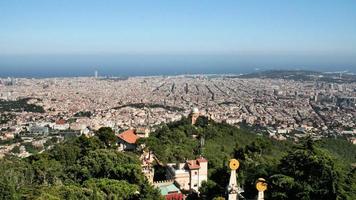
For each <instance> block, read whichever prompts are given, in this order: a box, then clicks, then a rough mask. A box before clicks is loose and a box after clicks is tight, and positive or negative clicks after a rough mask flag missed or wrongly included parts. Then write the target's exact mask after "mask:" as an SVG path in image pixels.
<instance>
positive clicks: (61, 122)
mask: <svg viewBox="0 0 356 200" xmlns="http://www.w3.org/2000/svg"><path fill="white" fill-rule="evenodd" d="M65 123H66V120H64V119H60V120H58V121H56V124H59V125H63V124H65Z"/></svg>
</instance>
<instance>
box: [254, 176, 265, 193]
mask: <svg viewBox="0 0 356 200" xmlns="http://www.w3.org/2000/svg"><path fill="white" fill-rule="evenodd" d="M256 189H257V190H258V191H260V192H263V191H265V190H267V183H266V180H265V179H263V178H259V179H258V180H257V183H256Z"/></svg>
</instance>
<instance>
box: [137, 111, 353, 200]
mask: <svg viewBox="0 0 356 200" xmlns="http://www.w3.org/2000/svg"><path fill="white" fill-rule="evenodd" d="M202 140H203V141H205V142H204V145H201V144H202V142H201V141H202ZM141 142H144V143H146V144H147V145H148V147H149V148H150V149H151V150H153V151H154V152H155V154H156V155H157V156H158V157H159V158H160V160H161V161H163V162H177V161H184V160H185V159H193V158H195V157H196V156H198V155H203V156H204V157H206V158H207V159H208V160H209V180H208V182H207V183H206V184H205V185H204V187H203V188H201V195H202V197H203V198H204V199H213V198H214V197H219V196H224V194H225V189H226V185H227V184H228V181H229V170H228V167H227V164H228V161H229V159H231V158H236V159H238V160H239V161H240V163H241V167H240V169H239V170H238V182H239V183H240V184H241V186H242V187H243V188H244V190H245V193H244V196H245V197H246V198H247V199H254V198H255V197H256V195H257V190H256V189H255V181H256V180H257V179H258V178H260V177H262V178H265V179H266V180H267V182H268V184H269V187H268V190H267V191H266V195H265V198H266V199H274V200H276V199H277V200H278V199H281V200H282V199H356V193H355V192H356V179H355V177H356V176H355V175H356V171H355V168H352V163H356V157H355V156H356V146H355V145H352V144H351V143H349V142H347V141H346V140H342V139H323V140H321V141H312V140H311V139H310V138H306V139H305V140H303V141H300V142H298V143H295V142H292V141H275V140H272V139H269V138H268V137H266V136H262V135H260V136H259V135H258V134H256V133H254V132H252V131H250V130H249V129H248V128H240V129H239V128H236V127H233V126H230V125H228V124H222V123H216V122H213V121H209V120H208V119H207V118H204V117H200V118H198V121H197V123H196V125H195V126H193V125H191V124H190V120H189V119H188V118H183V119H182V120H181V121H179V122H174V123H170V124H167V125H163V126H162V127H161V128H159V129H158V130H157V131H156V132H155V133H153V134H151V137H150V138H148V139H145V140H144V141H141Z"/></svg>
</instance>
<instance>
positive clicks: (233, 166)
mask: <svg viewBox="0 0 356 200" xmlns="http://www.w3.org/2000/svg"><path fill="white" fill-rule="evenodd" d="M239 166H240V163H239V161H238V160H236V159H231V160H230V163H229V167H230V169H232V170H237V169H238V168H239Z"/></svg>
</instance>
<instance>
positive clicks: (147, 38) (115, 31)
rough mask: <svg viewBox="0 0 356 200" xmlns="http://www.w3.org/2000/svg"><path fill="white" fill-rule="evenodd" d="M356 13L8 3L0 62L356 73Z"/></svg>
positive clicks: (252, 0) (276, 4)
mask: <svg viewBox="0 0 356 200" xmlns="http://www.w3.org/2000/svg"><path fill="white" fill-rule="evenodd" d="M355 11H356V1H355V0H313V1H310V0H296V1H285V0H268V1H261V0H244V1H242V0H221V1H194V0H190V1H186V0H180V1H167V0H157V1H151V0H141V1H138V0H130V1H119V0H105V1H99V0H97V1H94V0H74V1H73V0H60V1H55V0H32V1H26V0H22V1H21V0H11V1H10V0H8V1H6V0H5V1H0V58H6V59H8V58H10V57H13V56H23V55H26V56H31V55H32V56H41V55H51V56H53V55H62V56H63V55H66V56H68V55H69V56H73V55H93V56H97V55H100V56H103V55H116V54H120V55H126V54H128V55H136V54H139V55H151V54H154V55H167V54H168V55H211V54H214V55H234V54H238V55H240V56H241V55H242V56H243V55H249V56H250V55H258V56H267V57H268V55H271V56H272V57H273V56H276V55H279V56H289V57H293V55H297V57H298V56H299V58H300V56H308V57H313V56H315V57H314V58H313V59H314V60H315V61H316V62H318V59H321V60H320V61H322V59H324V58H328V59H331V58H330V56H334V57H335V59H336V61H335V62H336V63H337V61H339V60H342V64H343V65H348V64H349V65H350V66H352V67H356V60H355V57H356V12H355ZM292 60H293V59H292ZM331 60H332V59H331ZM32 61H33V60H32ZM14 62H15V61H14ZM246 62H247V61H246ZM4 63H6V64H7V66H11V62H9V61H8V60H7V61H6V62H1V60H0V67H1V66H2V65H3V66H5V64H4ZM9 63H10V65H9Z"/></svg>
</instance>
